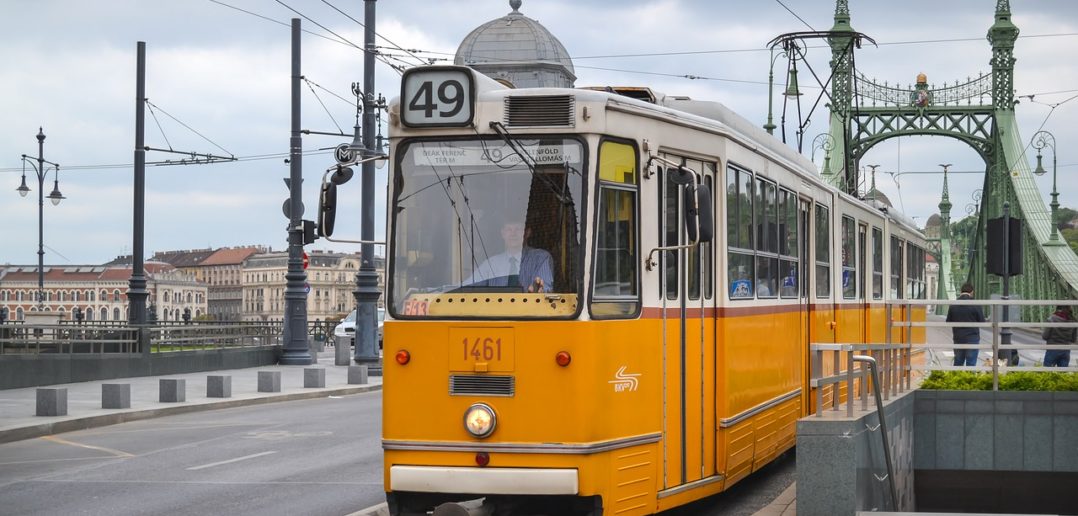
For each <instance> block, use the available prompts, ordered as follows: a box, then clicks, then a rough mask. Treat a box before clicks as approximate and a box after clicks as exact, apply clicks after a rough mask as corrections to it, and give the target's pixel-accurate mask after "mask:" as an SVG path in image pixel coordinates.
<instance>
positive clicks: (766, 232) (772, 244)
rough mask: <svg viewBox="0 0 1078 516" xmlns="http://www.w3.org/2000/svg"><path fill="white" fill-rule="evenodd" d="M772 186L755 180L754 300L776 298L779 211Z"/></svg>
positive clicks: (773, 186) (773, 184)
mask: <svg viewBox="0 0 1078 516" xmlns="http://www.w3.org/2000/svg"><path fill="white" fill-rule="evenodd" d="M776 197H777V191H776V188H775V183H772V182H770V181H767V180H765V179H763V178H756V297H764V298H766V297H777V296H778V288H777V285H776V283H777V281H776V280H777V279H778V272H779V259H778V252H779V242H778V238H779V235H778V209H777V205H778V203H777V202H776Z"/></svg>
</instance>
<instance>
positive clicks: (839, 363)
mask: <svg viewBox="0 0 1078 516" xmlns="http://www.w3.org/2000/svg"><path fill="white" fill-rule="evenodd" d="M1071 304H1078V301H1074V300H1015V299H1009V300H1001V299H993V300H986V299H975V300H946V299H942V300H941V299H932V300H896V301H890V302H887V304H886V305H887V307H886V331H885V333H886V340H885V342H878V343H861V342H856V343H813V344H811V345H810V348H809V349H810V357H809V358H810V361H811V368H812V378H811V379H810V382H809V383H810V386H811V387H813V388H815V389H816V394H815V405H816V415H817V416H822V415H824V408H825V404H824V398H825V395H826V394H827V392H825V388H826V387H827V386H831V387H832V388H831V391H830V395H831V400H830V403H829V404H828V405H829V407H830V408H831V409H832V410H834V411H838V410H840V407H841V405H842V404H843V402H842V399H841V398H842V396H841V395H842V393H843V392H845V393H846V399H845V405H846V415H847V417H852V416H853V413H854V402H855V400H858V399H859V400H860V410H862V411H867V410H868V395H869V394H870V393H869V387H868V382H867V375H868V371H867V370H866V369H865V368H864V367H858V366H857V365H856V361H855V359H854V356H855V355H867V356H871V357H872V358H873V359H875V360H876V361H877V363H878V364H879V366H880V369H881V370H882V372H881V379H880V382H879V383H878V384H875V383H873V386H872V387H873V389H872V390H873V391H878V393H879V395H881V396H882V399H884V400H888V399H890V397H891V396H896V395H898V394H899V393H902V392H905V391H907V390H909V389H911V388H913V387H914V385H913V377H914V373H915V372H924V371H936V370H963V371H986V372H991V373H992V384H993V390H998V389H999V376H1000V375H1001V374H1006V373H1007V372H1010V371H1042V372H1043V371H1070V372H1075V371H1078V366H1074V365H1072V366H1070V367H1053V368H1050V369H1049V368H1045V367H1042V366H1040V365H1033V366H1028V365H1025V366H1024V365H1008V364H1007V362H1006V361H1004V360H1001V359H998V357H999V356H1000V352H1001V351H1005V352H1008V353H1009V352H1010V351H1011V350H1014V351H1019V350H1038V351H1045V350H1059V351H1063V350H1078V345H1076V344H1069V345H1059V344H1045V343H1043V342H1041V343H1038V344H1016V343H1011V344H1005V343H1003V342H1002V340H1003V339H1002V338H1001V336H1002V335H1004V334H1005V333H1004V330H1005V329H1006V330H1010V329H1012V328H1013V329H1019V330H1030V329H1032V330H1036V331H1037V335H1036V336H1035V337H1036V339H1038V340H1039V339H1040V333H1039V332H1040V330H1042V329H1044V328H1049V327H1052V328H1059V327H1064V328H1075V327H1078V322H1066V323H1048V322H1040V323H1026V322H1020V321H1014V322H1010V321H1006V322H1005V321H1003V320H1002V319H1003V317H1002V312H1003V310H1004V309H1006V307H1020V306H1044V305H1049V306H1057V305H1071ZM939 305H975V306H982V307H992V308H993V310H992V311H991V315H990V316H989V320H988V321H987V322H983V323H964V322H961V323H949V322H943V321H929V320H924V321H914V320H911V316H910V315H911V313H912V311H913V309H914V308H919V307H924V308H926V309H927V308H928V307H930V306H939ZM996 307H999V308H998V309H996ZM896 310H900V311H901V314H902V317H900V318H897V319H896V317H895V316H894V315H895V312H896ZM925 311H926V312H928V310H925ZM956 326H961V327H967V328H988V329H989V330H990V331H991V334H992V335H991V342H989V343H983V344H954V343H952V342H951V338H950V335H947V338H946V342H940V341H938V340H937V341H933V340H932V339H928V338H926V339H925V342H924V343H920V342H918V343H916V344H915V343H913V333H914V330H915V329H917V328H923V329H925V332H926V334H927V333H928V329H929V328H953V327H956ZM896 334H898V335H900V336H901V338H899V339H896V338H895V336H896ZM1026 335H1027V336H1028V335H1029V334H1026ZM896 340H897V341H896ZM955 349H977V350H981V351H990V352H991V354H990V355H988V356H987V358H985V359H984V360H981V361H980V363H981V364H982V365H976V366H954V365H950V364H947V365H942V364H938V363H936V364H932V363H928V362H929V361H928V360H925V363H923V364H921V363H915V362H916V360H914V359H915V358H918V357H925V356H926V353H932V352H934V351H935V350H951V351H953V350H955ZM828 364H829V365H830V371H828V373H827V374H826V375H825V373H824V369H825V366H826V365H828Z"/></svg>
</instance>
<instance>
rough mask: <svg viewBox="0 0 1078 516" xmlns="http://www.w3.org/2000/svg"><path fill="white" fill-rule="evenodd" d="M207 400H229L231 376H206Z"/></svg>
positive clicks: (230, 395)
mask: <svg viewBox="0 0 1078 516" xmlns="http://www.w3.org/2000/svg"><path fill="white" fill-rule="evenodd" d="M206 397H207V398H231V397H232V376H231V375H227V374H211V375H207V376H206Z"/></svg>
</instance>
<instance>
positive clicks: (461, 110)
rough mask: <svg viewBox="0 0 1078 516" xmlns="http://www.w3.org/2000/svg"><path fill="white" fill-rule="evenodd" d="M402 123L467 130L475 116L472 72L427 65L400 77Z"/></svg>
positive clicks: (451, 67) (460, 68)
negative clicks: (464, 128) (465, 128)
mask: <svg viewBox="0 0 1078 516" xmlns="http://www.w3.org/2000/svg"><path fill="white" fill-rule="evenodd" d="M400 98H401V100H400V102H401V104H400V106H401V107H400V110H401V121H402V122H403V123H404V125H406V126H408V127H466V126H469V125H472V119H473V118H474V116H475V82H474V81H473V80H472V72H471V70H469V69H467V68H463V67H459V66H430V67H424V68H413V69H411V70H406V71H405V72H404V76H403V77H401V97H400Z"/></svg>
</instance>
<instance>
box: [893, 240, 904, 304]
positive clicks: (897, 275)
mask: <svg viewBox="0 0 1078 516" xmlns="http://www.w3.org/2000/svg"><path fill="white" fill-rule="evenodd" d="M902 247H903V245H902V240H900V239H899V238H898V237H891V299H902Z"/></svg>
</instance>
